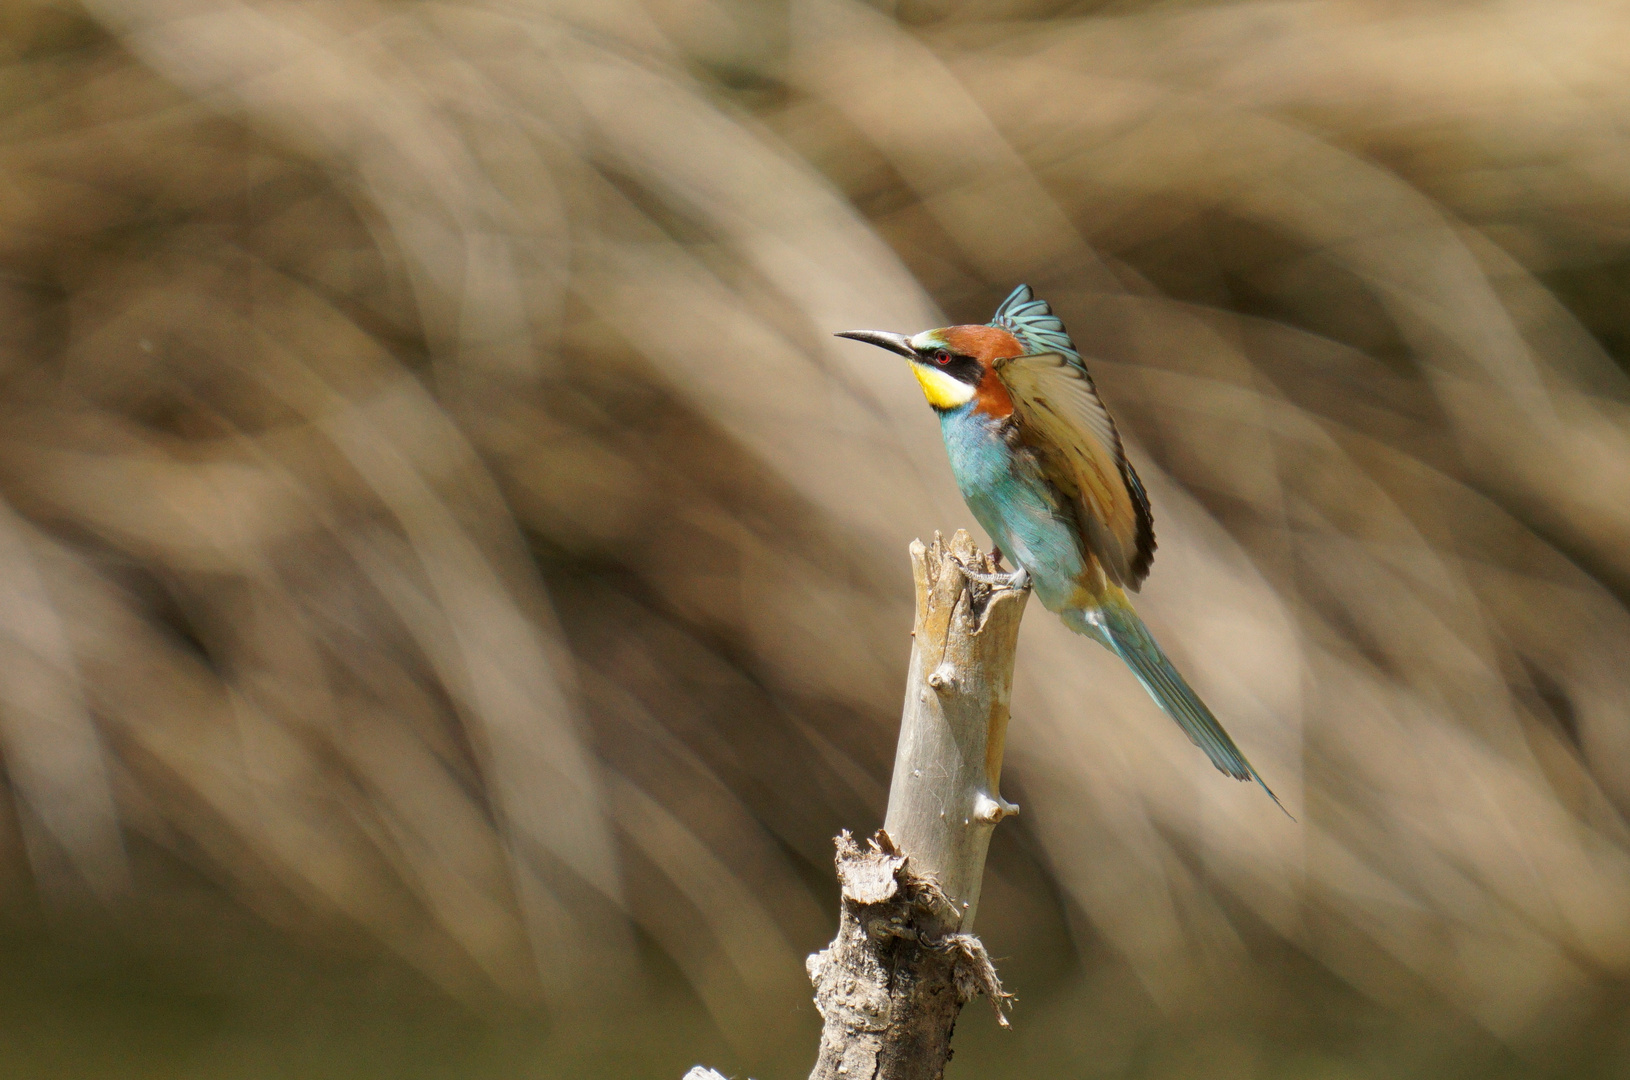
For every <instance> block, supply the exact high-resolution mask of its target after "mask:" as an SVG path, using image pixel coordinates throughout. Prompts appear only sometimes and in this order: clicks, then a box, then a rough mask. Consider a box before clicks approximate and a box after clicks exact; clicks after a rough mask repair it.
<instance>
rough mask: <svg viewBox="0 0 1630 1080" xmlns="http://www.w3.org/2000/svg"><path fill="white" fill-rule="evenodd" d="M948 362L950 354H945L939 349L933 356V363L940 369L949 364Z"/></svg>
mask: <svg viewBox="0 0 1630 1080" xmlns="http://www.w3.org/2000/svg"><path fill="white" fill-rule="evenodd" d="M950 362H951V354H950V353H948V352H946V351H945V350H944V349H940V350H939V351H938V352H936V353H935V354H934V363H936V364H938V365H939V366H940V367H944V366H945V365H946V364H949V363H950Z"/></svg>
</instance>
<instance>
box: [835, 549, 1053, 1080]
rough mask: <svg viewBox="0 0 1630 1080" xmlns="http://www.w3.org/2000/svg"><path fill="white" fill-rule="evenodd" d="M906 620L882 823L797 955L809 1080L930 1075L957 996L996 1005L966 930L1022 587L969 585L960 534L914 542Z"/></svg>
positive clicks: (842, 876) (994, 778) (841, 841)
mask: <svg viewBox="0 0 1630 1080" xmlns="http://www.w3.org/2000/svg"><path fill="white" fill-rule="evenodd" d="M911 561H912V569H913V573H914V576H915V578H916V582H917V617H916V626H915V629H914V630H913V631H912V635H913V639H914V640H913V643H912V648H911V667H910V671H909V673H908V675H907V679H906V699H905V708H904V710H903V714H902V717H901V727H900V741H899V745H898V749H897V751H896V753H895V759H894V780H893V783H892V785H891V787H890V790H889V808H888V815H887V818H886V820H885V824H884V828H883V830H882V831H880V832H879V833H878V834H877V836H876V837H875V838H873V840H872V842H871V843H870V844H869V845H868V846H867V847H866V848H862V847H860V846H859V845H857V844H856V843H855V842H854V841H853V840H852V839H851V838H850V836H849V834H848V833H844V834H843V835H842V836H840V837H839V838H838V857H837V868H838V881H839V883H840V884H841V885H842V887H843V905H842V910H841V912H840V918H839V925H838V934H837V937H835V938H834V939H833V941H832V944H831V945H830V946H828V947H827V948H826V949H824V950H822V951H821V952H819V953H816V954H815V955H813V956H811V957H810V958H809V965H808V966H809V974H810V979H811V981H813V982H814V984H815V991H816V993H815V1004H816V1007H817V1008H818V1009H819V1010H820V1012H821V1018H822V1023H823V1027H822V1032H821V1047H820V1053H819V1057H818V1058H817V1060H816V1063H815V1069H814V1071H813V1072H812V1073H811V1074H810V1077H811V1080H859V1078H862V1077H864V1078H866V1080H940V1078H941V1077H942V1076H943V1075H944V1072H945V1064H946V1062H947V1061H949V1060H950V1056H951V1031H952V1029H953V1028H954V1027H955V1025H956V1019H957V1015H958V1014H959V1013H960V1012H961V1009H962V1006H963V1004H964V1003H966V1002H967V1001H969V1000H970V999H972V998H973V997H974V996H975V995H977V994H980V993H984V994H986V995H987V996H989V997H990V998H991V1000H992V1003H993V1004H994V1005H995V1006H996V1009H997V1016H998V1017H999V1018H1001V1022H1002V1023H1003V1025H1004V1026H1005V1025H1006V1023H1007V1021H1006V1018H1005V1017H1003V1015H1002V1011H1001V1001H1002V1000H1003V998H1004V996H1005V995H1003V993H1002V988H1001V984H1000V983H999V982H997V979H996V972H995V970H994V969H993V968H992V967H991V963H990V960H989V958H988V957H987V956H986V955H985V950H984V947H983V946H982V945H981V944H980V943H979V939H978V938H976V937H974V936H973V934H972V933H971V932H970V930H971V927H972V924H973V918H974V914H975V912H976V910H977V908H978V904H979V886H980V882H981V880H982V878H983V876H984V870H985V853H986V851H987V850H988V848H989V845H990V836H991V830H992V829H994V828H995V826H996V823H997V822H999V821H1001V820H1002V818H1004V817H1006V816H1007V815H1009V814H1012V813H1016V812H1017V811H1018V807H1016V806H1014V805H1012V804H1011V803H1009V802H1007V801H1005V800H1004V799H1003V798H1002V796H1001V793H1000V787H999V781H1000V779H1001V772H1002V750H1003V744H1004V741H1005V739H1006V735H1007V721H1008V701H1009V695H1010V692H1011V689H1012V684H1013V661H1014V650H1015V648H1016V646H1017V643H1018V633H1019V620H1020V618H1021V617H1022V616H1023V614H1024V607H1025V601H1026V600H1027V598H1028V596H1029V593H1028V592H1027V591H1018V590H1013V589H1006V588H1000V587H998V588H994V589H993V588H991V587H989V586H986V585H981V584H978V583H976V582H972V581H970V580H969V579H968V578H967V577H966V576H965V575H964V574H963V573H962V567H963V566H969V567H974V568H977V569H980V570H983V571H986V572H989V571H991V570H993V569H994V566H993V565H992V564H991V563H990V562H989V561H988V560H986V559H985V558H984V556H982V555H981V554H980V553H979V551H978V549H977V548H975V547H974V544H973V541H972V540H971V539H970V538H969V537H968V534H967V533H965V532H961V531H959V532H958V533H957V534H956V535H955V536H954V537H953V538H952V540H951V542H950V543H949V544H946V543H945V542H944V541H943V540H942V539H941V538H940V537H939V536H937V535H936V536H935V537H934V543H933V544H932V545H931V546H929V547H927V548H925V547H924V546H923V545H922V543H921V542H916V543H913V544H912V545H911Z"/></svg>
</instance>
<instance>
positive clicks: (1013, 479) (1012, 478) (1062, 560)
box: [940, 407, 1086, 611]
mask: <svg viewBox="0 0 1630 1080" xmlns="http://www.w3.org/2000/svg"><path fill="white" fill-rule="evenodd" d="M940 430H941V431H942V433H943V434H944V435H945V450H946V453H947V454H948V455H949V456H950V459H951V472H952V474H953V475H954V476H955V477H956V482H957V487H958V488H960V489H961V491H962V498H963V499H964V500H966V501H967V503H968V509H969V510H972V511H973V516H974V519H975V520H976V521H978V522H979V524H980V525H981V526H982V527H983V528H984V530H985V531H986V532H987V533H989V534H990V536H991V539H992V540H994V541H995V542H996V544H997V546H999V547H1000V548H1001V549H1002V551H1003V552H1004V553H1005V554H1006V555H1007V556H1008V557H1009V558H1010V559H1011V560H1012V561H1013V562H1015V563H1017V564H1018V565H1020V566H1022V567H1024V568H1025V569H1026V570H1028V571H1029V572H1030V578H1031V581H1032V582H1033V583H1034V585H1035V590H1036V598H1037V599H1039V600H1040V601H1041V602H1042V605H1043V606H1045V607H1046V608H1047V609H1048V610H1049V611H1059V610H1061V609H1062V608H1065V607H1067V606H1068V604H1069V601H1070V597H1071V596H1072V594H1073V593H1074V592H1075V583H1076V580H1077V579H1078V578H1079V577H1080V575H1081V572H1082V570H1083V569H1084V568H1085V565H1086V561H1085V558H1084V556H1083V554H1082V547H1081V542H1080V540H1079V539H1078V538H1077V536H1076V528H1075V523H1074V520H1073V515H1071V513H1070V511H1069V509H1068V508H1067V507H1064V506H1062V505H1061V504H1060V502H1059V495H1058V492H1057V490H1056V489H1055V488H1054V487H1053V486H1052V485H1051V484H1050V483H1048V482H1047V480H1046V478H1045V477H1043V476H1042V475H1041V474H1040V473H1039V472H1038V471H1037V470H1036V469H1035V468H1034V467H1032V466H1030V465H1029V464H1028V463H1027V460H1026V459H1025V458H1023V457H1021V456H1016V455H1014V454H1013V452H1012V451H1011V450H1009V449H1008V446H1007V444H1006V443H1005V442H1004V441H1003V440H1002V438H1001V436H1000V434H999V433H998V425H997V423H996V422H994V421H992V420H990V419H989V418H988V417H985V416H982V415H980V414H978V413H976V412H974V411H973V409H972V408H971V407H969V408H964V409H959V410H957V411H956V412H950V413H942V414H940Z"/></svg>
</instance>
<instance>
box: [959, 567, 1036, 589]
mask: <svg viewBox="0 0 1630 1080" xmlns="http://www.w3.org/2000/svg"><path fill="white" fill-rule="evenodd" d="M962 573H963V576H964V577H966V578H967V579H968V580H969V581H977V582H979V584H981V585H989V586H991V587H992V588H998V589H1013V590H1015V591H1017V590H1020V589H1028V588H1029V587H1030V573H1029V571H1027V570H1026V569H1025V568H1024V567H1022V566H1021V567H1019V568H1018V569H1017V570H1015V571H1013V572H1012V573H1011V574H1002V573H996V574H987V573H985V571H983V570H974V569H972V568H971V567H969V566H966V565H964V566H963V567H962Z"/></svg>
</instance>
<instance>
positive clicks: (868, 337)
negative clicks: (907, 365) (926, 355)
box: [835, 330, 917, 359]
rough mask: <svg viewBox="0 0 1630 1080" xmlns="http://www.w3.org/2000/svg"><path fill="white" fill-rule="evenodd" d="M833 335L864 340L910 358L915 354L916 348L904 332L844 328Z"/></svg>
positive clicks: (914, 356)
mask: <svg viewBox="0 0 1630 1080" xmlns="http://www.w3.org/2000/svg"><path fill="white" fill-rule="evenodd" d="M835 336H836V337H846V338H853V339H854V340H856V341H864V342H865V343H866V344H868V345H876V346H877V347H878V348H879V349H887V350H888V351H889V352H897V353H899V354H900V355H901V356H908V357H911V358H912V359H915V358H916V356H917V350H916V349H913V348H912V347H911V339H910V338H908V337H906V336H905V335H904V334H890V333H888V332H887V331H884V330H845V331H844V332H843V333H841V334H837V335H835Z"/></svg>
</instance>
